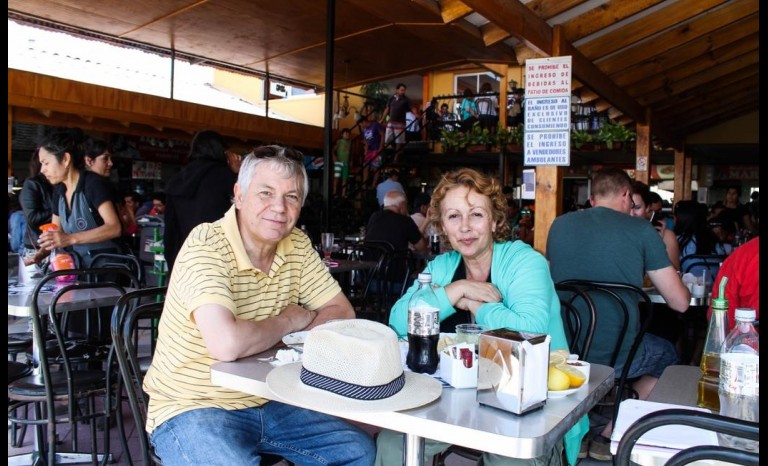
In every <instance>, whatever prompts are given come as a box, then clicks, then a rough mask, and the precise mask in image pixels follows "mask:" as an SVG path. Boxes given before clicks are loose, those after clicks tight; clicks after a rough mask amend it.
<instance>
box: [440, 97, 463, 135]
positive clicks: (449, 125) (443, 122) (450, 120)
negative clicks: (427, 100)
mask: <svg viewBox="0 0 768 466" xmlns="http://www.w3.org/2000/svg"><path fill="white" fill-rule="evenodd" d="M438 117H439V118H440V126H441V127H442V128H443V129H444V130H446V131H454V130H456V129H457V128H458V120H459V118H458V117H457V116H456V114H455V113H453V112H451V111H449V110H448V104H446V103H442V104H441V105H440V114H439V115H438Z"/></svg>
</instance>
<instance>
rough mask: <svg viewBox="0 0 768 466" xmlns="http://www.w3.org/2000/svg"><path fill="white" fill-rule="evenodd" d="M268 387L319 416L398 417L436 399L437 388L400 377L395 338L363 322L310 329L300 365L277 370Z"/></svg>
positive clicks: (430, 381) (432, 382)
mask: <svg viewBox="0 0 768 466" xmlns="http://www.w3.org/2000/svg"><path fill="white" fill-rule="evenodd" d="M267 385H268V386H269V389H270V390H271V391H272V392H273V393H274V394H275V395H276V397H277V398H278V399H282V400H285V401H286V402H288V403H290V404H293V405H297V406H302V407H305V408H309V409H317V408H320V409H321V410H323V411H337V412H349V411H355V412H360V411H367V412H370V411H400V410H403V409H410V408H416V407H418V406H421V405H424V404H427V403H430V402H432V401H434V400H436V399H437V398H439V397H440V393H441V392H442V385H441V384H440V382H439V381H437V379H435V378H433V377H430V376H428V375H424V374H416V373H413V372H407V371H403V363H402V360H401V357H400V344H399V343H398V341H397V335H395V332H394V331H392V329H390V328H389V327H387V326H386V325H383V324H380V323H377V322H373V321H370V320H363V319H349V320H337V321H333V322H328V323H326V324H323V325H320V326H318V327H315V328H314V329H312V331H310V332H309V333H308V334H307V337H306V340H305V342H304V354H303V360H302V362H297V363H293V364H286V365H284V366H280V367H276V368H274V369H272V371H271V372H270V373H269V375H268V376H267Z"/></svg>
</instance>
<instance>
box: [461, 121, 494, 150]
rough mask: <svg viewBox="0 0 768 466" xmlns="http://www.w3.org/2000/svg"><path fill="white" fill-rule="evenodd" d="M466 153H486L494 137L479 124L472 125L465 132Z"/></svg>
mask: <svg viewBox="0 0 768 466" xmlns="http://www.w3.org/2000/svg"><path fill="white" fill-rule="evenodd" d="M466 137H467V152H487V151H488V150H489V149H490V146H491V145H492V144H493V143H494V142H495V141H494V136H493V135H492V134H491V132H490V131H489V130H488V128H483V127H481V126H480V122H477V123H475V124H474V125H472V128H470V130H469V131H468V132H467V134H466Z"/></svg>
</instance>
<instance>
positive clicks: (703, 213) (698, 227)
mask: <svg viewBox="0 0 768 466" xmlns="http://www.w3.org/2000/svg"><path fill="white" fill-rule="evenodd" d="M675 233H676V234H677V243H678V244H679V245H680V271H681V272H683V273H687V272H690V273H692V274H693V275H695V276H701V274H702V273H703V271H704V270H705V269H706V270H707V273H708V274H709V276H708V280H707V281H708V283H710V284H711V283H712V280H713V279H714V277H715V276H717V270H718V267H719V265H718V264H716V263H713V265H712V266H704V265H693V264H694V263H695V262H697V261H698V259H686V257H687V256H691V255H694V254H698V255H702V254H704V255H710V254H717V255H725V254H726V250H725V247H724V246H723V245H722V244H720V243H719V242H718V240H717V237H716V236H715V234H714V233H713V232H712V230H711V229H710V228H709V226H708V223H707V206H705V205H704V204H700V203H698V202H696V201H680V202H678V203H677V204H676V205H675Z"/></svg>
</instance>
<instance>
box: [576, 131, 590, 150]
mask: <svg viewBox="0 0 768 466" xmlns="http://www.w3.org/2000/svg"><path fill="white" fill-rule="evenodd" d="M592 141H593V139H592V134H591V133H589V132H588V131H583V130H578V129H576V130H573V131H571V146H573V148H574V149H576V150H578V149H581V148H582V147H583V146H584V144H586V143H590V142H592Z"/></svg>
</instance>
